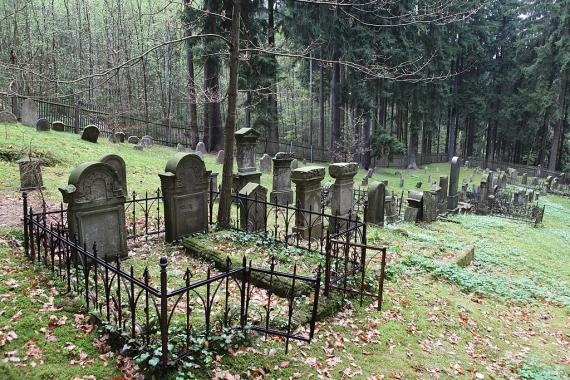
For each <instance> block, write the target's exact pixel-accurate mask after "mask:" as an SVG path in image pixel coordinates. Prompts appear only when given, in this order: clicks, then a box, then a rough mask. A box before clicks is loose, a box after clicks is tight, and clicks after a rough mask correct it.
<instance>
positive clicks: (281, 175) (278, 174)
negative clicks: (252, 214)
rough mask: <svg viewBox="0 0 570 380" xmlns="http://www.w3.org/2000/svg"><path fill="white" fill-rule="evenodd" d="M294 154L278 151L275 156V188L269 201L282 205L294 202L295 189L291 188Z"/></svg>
mask: <svg viewBox="0 0 570 380" xmlns="http://www.w3.org/2000/svg"><path fill="white" fill-rule="evenodd" d="M293 158H295V157H294V155H293V154H291V153H285V152H278V153H277V154H276V155H275V157H273V190H272V191H271V194H270V197H269V201H270V202H273V203H277V204H281V205H285V204H291V203H293V190H291V161H293Z"/></svg>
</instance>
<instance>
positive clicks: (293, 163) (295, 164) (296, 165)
mask: <svg viewBox="0 0 570 380" xmlns="http://www.w3.org/2000/svg"><path fill="white" fill-rule="evenodd" d="M298 168H299V161H298V160H297V159H296V158H294V159H293V161H291V169H298Z"/></svg>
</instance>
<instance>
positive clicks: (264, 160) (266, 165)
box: [259, 153, 271, 173]
mask: <svg viewBox="0 0 570 380" xmlns="http://www.w3.org/2000/svg"><path fill="white" fill-rule="evenodd" d="M259 170H260V171H261V172H262V173H271V156H270V155H268V154H267V153H265V154H264V155H263V156H261V159H260V160H259Z"/></svg>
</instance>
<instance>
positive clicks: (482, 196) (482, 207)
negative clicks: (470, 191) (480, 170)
mask: <svg viewBox="0 0 570 380" xmlns="http://www.w3.org/2000/svg"><path fill="white" fill-rule="evenodd" d="M487 178H489V177H488V176H487V177H485V176H483V178H481V183H480V185H479V203H478V204H477V212H479V213H481V214H486V213H487V212H488V211H489V209H488V205H489V203H488V202H489V199H488V198H489V187H488V184H487Z"/></svg>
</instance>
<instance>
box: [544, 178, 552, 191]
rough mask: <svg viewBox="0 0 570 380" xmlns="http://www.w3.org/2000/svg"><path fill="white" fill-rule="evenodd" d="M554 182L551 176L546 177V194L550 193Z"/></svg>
mask: <svg viewBox="0 0 570 380" xmlns="http://www.w3.org/2000/svg"><path fill="white" fill-rule="evenodd" d="M553 180H554V177H553V176H551V175H549V176H548V177H546V183H545V185H546V192H547V193H548V192H549V191H550V188H551V187H552V181H553Z"/></svg>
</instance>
